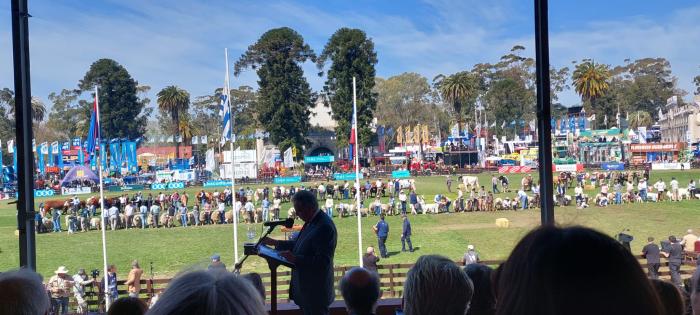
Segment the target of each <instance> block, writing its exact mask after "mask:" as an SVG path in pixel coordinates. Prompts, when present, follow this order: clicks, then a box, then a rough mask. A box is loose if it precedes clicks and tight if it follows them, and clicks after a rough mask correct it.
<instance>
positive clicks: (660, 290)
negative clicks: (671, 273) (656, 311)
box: [651, 279, 685, 315]
mask: <svg viewBox="0 0 700 315" xmlns="http://www.w3.org/2000/svg"><path fill="white" fill-rule="evenodd" d="M651 284H652V287H653V288H654V290H655V291H656V294H658V296H659V300H660V302H661V308H663V310H664V313H663V314H666V315H676V314H677V315H682V314H685V304H684V303H683V297H682V296H681V292H680V291H679V290H678V287H676V286H674V285H673V284H672V283H670V282H666V281H662V280H659V279H652V280H651Z"/></svg>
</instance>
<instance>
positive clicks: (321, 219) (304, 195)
mask: <svg viewBox="0 0 700 315" xmlns="http://www.w3.org/2000/svg"><path fill="white" fill-rule="evenodd" d="M292 204H293V205H294V210H296V212H297V215H298V216H299V218H301V219H302V220H304V226H303V227H302V228H301V232H299V235H298V236H297V238H296V239H295V240H293V241H280V240H274V239H271V238H267V237H266V238H265V239H264V240H263V244H265V245H271V246H275V249H277V250H280V251H282V252H281V253H280V255H282V256H284V258H286V259H287V260H289V261H290V262H291V263H293V264H294V265H295V267H294V268H293V269H292V281H291V284H290V288H289V292H290V298H291V299H292V300H294V303H296V304H297V305H298V306H299V307H300V308H301V309H302V310H303V311H304V314H305V315H325V314H328V312H329V309H328V307H329V306H330V305H331V303H332V302H333V300H334V299H335V293H334V292H333V255H334V253H335V245H336V241H337V234H338V233H337V231H336V230H335V224H333V221H332V220H331V219H330V217H329V216H327V215H324V213H323V212H321V211H320V210H319V208H318V201H317V200H316V196H314V195H313V194H312V193H311V192H310V191H308V190H300V191H298V192H296V193H295V194H294V196H293V197H292Z"/></svg>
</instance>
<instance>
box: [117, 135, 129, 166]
mask: <svg viewBox="0 0 700 315" xmlns="http://www.w3.org/2000/svg"><path fill="white" fill-rule="evenodd" d="M119 144H120V145H121V149H122V150H121V151H122V153H121V157H120V158H119V168H120V169H121V168H122V167H126V168H127V169H128V168H129V159H128V158H129V153H128V151H129V140H127V139H122V140H121V141H120V142H119Z"/></svg>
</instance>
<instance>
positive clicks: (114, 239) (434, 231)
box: [0, 170, 700, 276]
mask: <svg viewBox="0 0 700 315" xmlns="http://www.w3.org/2000/svg"><path fill="white" fill-rule="evenodd" d="M672 176H675V177H676V178H678V179H679V181H680V183H681V186H682V187H685V186H686V184H687V182H688V180H689V179H691V178H694V179H695V180H696V181H697V180H699V179H700V170H692V171H684V172H680V171H665V172H661V171H655V172H652V181H651V182H652V183H653V182H654V181H655V180H656V178H657V177H662V178H663V179H664V180H666V182H667V184H668V182H669V181H670V179H671V177H672ZM509 178H510V180H511V187H514V186H516V185H515V183H519V180H520V177H519V176H515V175H512V176H509ZM480 181H481V184H482V185H487V184H489V183H490V174H482V175H480ZM455 182H456V179H455ZM454 187H456V183H455V184H454V185H453V188H454ZM417 189H418V192H419V194H422V195H425V196H426V199H428V198H430V199H432V196H433V195H434V194H435V193H438V192H440V193H444V192H445V191H446V186H445V178H444V177H443V176H433V177H421V178H418V179H417ZM196 190H199V188H192V189H188V192H190V195H191V196H192V195H193V192H194V191H196ZM211 190H213V189H211ZM219 190H221V189H219ZM453 191H454V189H453ZM587 193H588V194H589V195H591V194H593V193H594V192H591V191H588V192H587ZM571 194H573V191H571ZM112 195H114V194H112ZM511 195H512V194H511ZM455 196H456V194H454V193H453V194H452V197H453V198H454V197H455ZM502 196H503V194H501V195H499V197H502ZM81 198H85V196H81ZM40 200H41V199H40ZM38 202H39V201H37V203H38ZM350 202H351V201H350ZM288 207H289V205H288V204H285V205H283V211H282V212H283V213H285V212H286V209H287V208H288ZM15 213H16V212H15V207H14V205H8V203H7V201H3V202H0V270H7V269H11V268H15V267H17V266H18V260H19V258H18V239H17V237H16V236H15V234H14V233H15V226H16V218H15ZM699 215H700V201H698V200H691V201H682V202H678V203H671V202H665V203H649V204H634V205H622V206H614V205H613V206H609V207H607V208H597V207H591V208H588V209H585V210H577V209H576V208H575V207H573V206H569V207H560V208H557V209H556V212H555V216H556V220H557V222H558V223H559V224H561V225H574V224H577V225H584V226H589V227H594V228H596V229H599V230H601V231H603V232H605V233H608V234H610V235H614V234H616V233H618V232H619V231H621V230H623V229H625V228H629V229H630V230H631V233H632V234H633V235H634V236H635V237H636V240H635V241H634V242H633V243H632V247H633V251H634V252H635V253H637V252H639V251H640V250H641V247H642V246H643V245H644V243H646V237H648V236H654V237H656V238H657V239H662V238H666V237H668V235H670V234H675V235H683V234H684V233H685V230H686V229H688V228H693V229H696V230H700V216H699ZM501 217H504V218H508V219H509V220H510V221H511V227H510V228H507V229H501V228H497V227H496V226H495V224H494V221H495V219H497V218H501ZM539 218H540V214H539V211H537V210H528V211H524V212H523V211H518V212H514V211H503V212H490V213H459V214H454V213H452V214H440V215H427V216H424V215H420V216H412V217H411V218H410V219H411V222H412V225H413V231H414V235H413V237H412V240H413V244H414V246H415V247H416V248H417V251H415V252H414V253H401V252H400V250H401V241H400V233H401V231H400V229H401V228H400V227H401V225H400V223H401V222H400V218H398V217H389V218H388V219H387V220H388V223H389V225H390V236H389V239H388V249H389V252H390V254H391V257H389V258H388V259H385V260H383V262H385V263H408V262H414V261H415V260H416V258H417V257H418V256H420V255H424V254H441V255H446V256H449V257H452V258H454V259H457V258H458V257H461V255H462V253H463V252H464V250H465V249H466V246H467V244H474V245H475V246H476V247H477V249H478V250H479V252H480V253H481V256H482V258H484V259H503V258H505V257H507V256H508V254H509V253H510V250H511V249H512V248H513V246H514V245H515V243H516V242H517V241H518V240H519V239H520V238H521V237H522V236H523V235H524V234H525V233H527V232H528V231H529V230H531V229H532V228H533V227H535V226H537V225H538V224H539V220H540V219H539ZM334 220H335V222H336V225H337V228H338V234H339V235H338V248H337V250H336V257H335V264H336V265H353V264H357V261H358V244H357V220H356V218H344V219H340V218H335V219H334ZM376 221H377V218H376V217H369V218H362V240H363V244H362V246H363V247H367V246H370V245H372V246H375V247H376V238H375V236H374V233H373V232H372V230H371V226H372V225H373V224H374V223H376ZM250 227H251V228H253V229H255V231H256V236H258V237H259V236H260V235H261V233H262V227H261V225H252V226H250ZM246 231H247V227H246V225H245V224H239V233H238V234H239V235H238V237H239V246H241V249H240V251H239V253H241V255H242V243H243V242H244V241H245V240H246ZM106 234H107V243H108V244H107V250H108V258H109V262H110V263H114V264H116V265H117V267H118V268H119V269H120V270H122V271H125V270H128V269H129V265H130V261H131V260H133V259H138V260H139V261H140V262H141V264H142V267H144V268H145V269H146V271H147V272H148V271H149V263H150V262H153V268H154V272H155V275H156V276H169V275H173V274H175V273H177V272H179V271H182V270H185V269H189V268H197V267H199V266H206V264H207V263H208V258H209V256H210V255H211V254H212V253H220V254H221V255H222V259H223V261H224V262H225V263H226V264H227V265H229V266H231V265H232V263H233V242H232V239H233V226H232V225H230V224H228V225H218V226H203V227H189V228H180V227H177V228H173V229H163V228H161V229H158V230H151V229H148V230H143V231H142V230H118V231H107V233H106ZM276 236H277V237H281V234H280V233H277V234H276ZM37 261H38V266H37V267H38V270H39V271H40V272H41V273H42V274H44V275H50V274H52V271H53V270H55V269H56V267H57V266H59V265H66V266H67V267H68V268H69V269H70V270H72V271H75V270H76V269H77V268H85V269H87V270H90V269H102V255H101V240H100V232H99V231H90V232H87V233H78V234H74V235H68V234H67V233H66V232H65V231H64V232H62V233H59V234H54V233H50V234H40V235H37ZM266 268H267V267H266V265H265V264H264V262H263V261H262V260H260V259H256V258H251V259H249V260H248V261H247V262H246V265H245V267H244V269H245V270H249V271H252V270H255V271H265V270H266Z"/></svg>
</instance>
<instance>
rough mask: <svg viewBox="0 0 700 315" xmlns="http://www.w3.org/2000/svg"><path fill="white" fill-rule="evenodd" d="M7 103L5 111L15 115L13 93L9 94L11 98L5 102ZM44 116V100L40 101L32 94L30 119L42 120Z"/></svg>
mask: <svg viewBox="0 0 700 315" xmlns="http://www.w3.org/2000/svg"><path fill="white" fill-rule="evenodd" d="M7 105H8V107H9V108H8V111H7V113H8V114H9V115H12V116H14V115H15V99H14V93H12V94H11V98H10V99H9V101H8V102H7ZM45 116H46V106H45V105H44V102H42V101H41V99H39V98H38V97H36V96H32V120H34V122H37V123H38V122H41V121H43V120H44V117H45Z"/></svg>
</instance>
